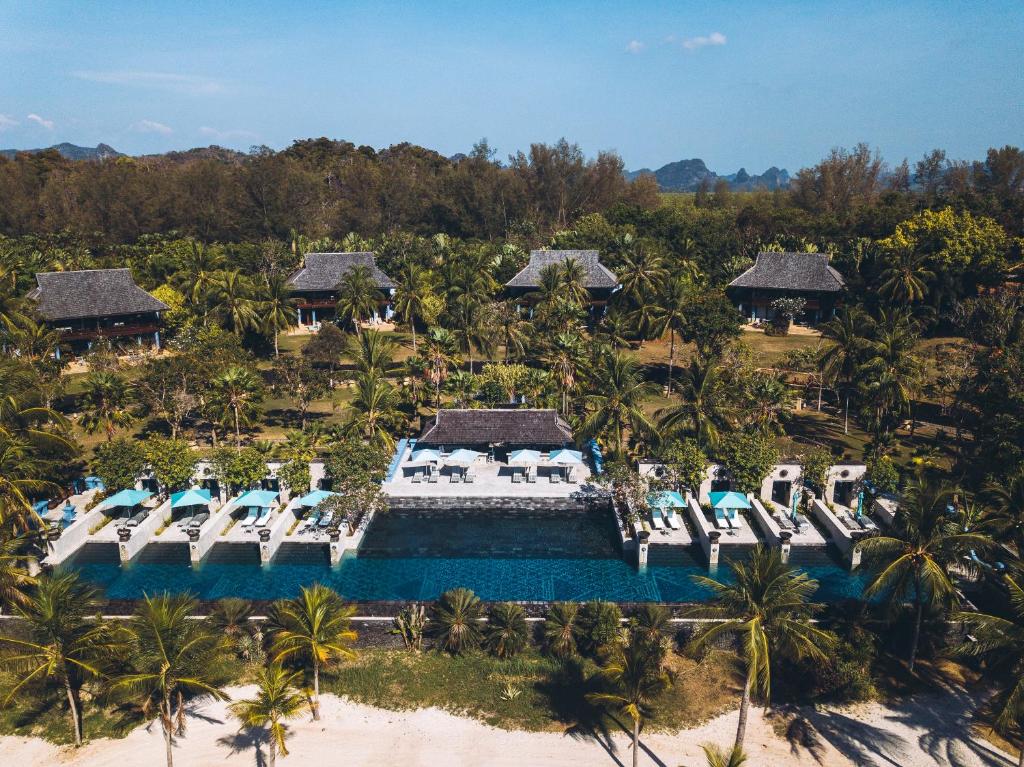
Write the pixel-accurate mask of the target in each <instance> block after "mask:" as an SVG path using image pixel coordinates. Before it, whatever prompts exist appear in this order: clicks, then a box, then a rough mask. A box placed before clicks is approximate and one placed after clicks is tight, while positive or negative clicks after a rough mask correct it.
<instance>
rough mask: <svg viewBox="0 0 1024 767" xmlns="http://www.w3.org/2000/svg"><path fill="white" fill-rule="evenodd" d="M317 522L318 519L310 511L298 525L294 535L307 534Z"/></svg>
mask: <svg viewBox="0 0 1024 767" xmlns="http://www.w3.org/2000/svg"><path fill="white" fill-rule="evenodd" d="M318 521H319V517H318V516H317V514H316V513H315V512H312V511H311V512H309V514H307V515H306V517H305V518H304V519H303V520H302V523H301V524H300V525H299V527H298V529H296V531H295V533H296V534H297V535H302V534H303V533H305V532H308V531H309V530H310V528H313V527H316V523H317V522H318Z"/></svg>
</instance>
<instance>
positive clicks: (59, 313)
mask: <svg viewBox="0 0 1024 767" xmlns="http://www.w3.org/2000/svg"><path fill="white" fill-rule="evenodd" d="M27 298H28V299H29V300H30V301H32V302H33V303H35V307H36V311H37V312H38V314H39V316H40V318H41V319H42V320H43V322H44V323H46V325H47V326H48V327H50V328H52V329H54V330H57V331H60V334H61V344H63V345H64V346H67V347H70V348H71V349H72V351H76V352H77V351H84V350H86V349H88V348H89V347H91V346H92V343H93V341H95V340H97V339H99V338H109V339H115V340H119V339H129V340H134V341H135V342H136V343H137V344H139V345H140V346H141V345H142V344H144V343H150V342H151V343H152V344H153V345H154V346H155V347H156V348H157V349H159V348H160V313H161V312H163V311H166V310H167V304H165V303H164V302H163V301H159V300H157V299H156V298H153V296H151V295H150V294H149V293H147V292H146V291H144V290H143V289H142V288H140V287H139V286H138V285H136V284H135V280H134V279H133V278H132V273H131V272H130V271H129V270H128V269H86V270H84V271H73V272H39V273H38V274H36V287H35V288H34V289H33V290H32V291H31V292H29V294H28V296H27ZM57 356H58V357H59V356H60V349H59V348H58V350H57Z"/></svg>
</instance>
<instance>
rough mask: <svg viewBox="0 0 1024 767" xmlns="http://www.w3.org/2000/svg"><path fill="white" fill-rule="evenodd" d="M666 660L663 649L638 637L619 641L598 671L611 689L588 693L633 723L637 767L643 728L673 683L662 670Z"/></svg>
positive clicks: (612, 646) (594, 699)
mask: <svg viewBox="0 0 1024 767" xmlns="http://www.w3.org/2000/svg"><path fill="white" fill-rule="evenodd" d="M662 658H663V653H662V650H661V648H660V647H654V646H652V645H651V644H650V643H649V642H646V641H644V640H643V639H641V638H640V636H638V635H635V634H633V635H631V636H630V637H629V639H628V640H627V641H626V642H616V643H614V644H613V645H611V649H610V652H609V653H608V655H607V656H606V657H605V658H604V659H603V662H602V663H601V666H600V669H599V672H598V673H599V674H600V675H601V678H602V679H603V680H604V681H605V682H606V683H607V684H608V686H609V687H610V688H611V689H609V690H608V691H606V692H594V693H588V694H587V699H588V700H590V701H591V702H594V703H606V704H612V705H614V706H616V707H617V708H618V709H619V710H620V711H621V712H622V713H623V714H625V715H626V716H628V717H629V718H630V719H631V720H632V722H633V730H632V737H633V767H636V765H637V764H638V761H639V757H640V727H641V725H642V723H643V721H644V720H645V719H647V718H648V717H649V716H650V715H651V713H652V712H653V708H654V706H655V704H656V703H657V701H658V699H659V698H660V697H661V695H662V693H664V692H665V690H667V689H668V688H669V687H670V686H671V684H672V679H671V677H670V676H669V675H668V674H667V673H666V672H665V670H664V669H663V668H662Z"/></svg>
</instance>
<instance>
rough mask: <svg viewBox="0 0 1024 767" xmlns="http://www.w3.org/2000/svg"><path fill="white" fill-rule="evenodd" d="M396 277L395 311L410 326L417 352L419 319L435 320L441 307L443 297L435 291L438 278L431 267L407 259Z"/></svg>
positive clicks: (413, 347) (413, 345) (414, 351)
mask: <svg viewBox="0 0 1024 767" xmlns="http://www.w3.org/2000/svg"><path fill="white" fill-rule="evenodd" d="M395 279H396V281H397V283H398V285H397V287H396V289H395V312H396V314H398V316H399V317H400V318H401V319H402V322H404V323H405V324H407V325H408V326H409V330H410V332H411V333H412V351H413V354H415V353H416V322H417V320H419V321H421V322H433V321H434V320H436V319H437V314H438V313H439V310H440V308H441V307H440V304H441V299H440V297H439V296H437V295H436V293H435V292H434V290H435V287H436V280H435V278H434V275H433V273H432V272H431V271H430V270H429V269H427V268H425V267H422V266H420V265H419V264H417V263H415V262H413V261H405V262H404V263H403V264H402V266H401V268H400V269H399V270H398V274H397V275H396V277H395Z"/></svg>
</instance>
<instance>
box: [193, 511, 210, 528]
mask: <svg viewBox="0 0 1024 767" xmlns="http://www.w3.org/2000/svg"><path fill="white" fill-rule="evenodd" d="M209 518H210V512H208V511H201V512H199V513H198V514H196V515H195V516H194V517H192V521H191V522H189V523H188V526H189V528H196V527H202V526H203V523H204V522H205V521H206V520H208V519H209Z"/></svg>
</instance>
